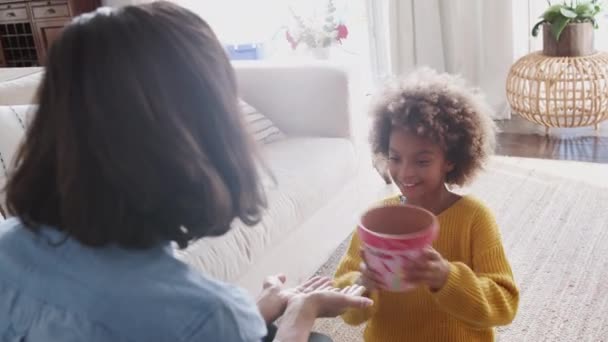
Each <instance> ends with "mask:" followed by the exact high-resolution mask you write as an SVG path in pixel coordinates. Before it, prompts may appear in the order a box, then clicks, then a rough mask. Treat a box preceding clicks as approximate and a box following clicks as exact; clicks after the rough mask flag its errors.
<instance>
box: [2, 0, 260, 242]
mask: <svg viewBox="0 0 608 342" xmlns="http://www.w3.org/2000/svg"><path fill="white" fill-rule="evenodd" d="M38 100H39V107H38V110H37V112H36V115H35V116H34V119H33V121H32V122H31V125H30V127H29V129H28V130H27V133H26V136H25V140H24V142H23V143H22V145H21V146H20V148H19V151H18V153H17V158H16V161H15V171H14V173H13V174H12V175H11V177H10V180H9V181H8V184H7V187H6V192H7V203H8V210H9V212H10V213H11V214H13V215H15V216H18V217H19V218H20V219H21V220H22V221H23V222H24V223H25V224H26V226H27V227H28V229H31V230H34V231H36V230H38V229H39V227H40V225H50V226H53V227H55V228H56V229H58V230H61V231H63V232H65V233H66V234H67V235H68V236H71V237H73V238H75V239H77V240H78V241H80V242H81V243H83V244H85V245H89V246H104V245H108V244H118V245H120V246H123V247H127V248H146V247H149V246H152V245H155V244H157V243H160V242H163V241H175V242H177V244H178V245H179V246H180V247H182V248H184V247H186V246H187V245H188V242H189V241H192V240H196V239H198V238H201V237H204V236H217V235H221V234H224V233H225V232H227V231H228V230H229V229H230V225H231V223H232V221H233V220H234V219H235V218H239V219H240V220H242V221H243V222H244V223H246V224H248V225H253V224H255V223H257V222H259V220H260V216H261V213H262V211H263V209H264V207H265V205H266V203H265V197H264V193H263V190H262V188H261V182H260V180H259V174H258V166H260V165H261V164H258V163H257V162H260V160H259V158H258V153H257V151H256V150H255V149H254V148H253V146H254V143H253V140H252V138H251V137H250V136H249V135H248V134H247V133H246V130H245V128H244V124H243V120H242V117H241V115H240V110H239V107H238V102H237V86H236V81H235V75H234V70H233V69H232V66H231V64H230V62H229V60H228V58H227V56H226V54H225V52H224V49H223V48H222V45H221V44H220V43H219V41H218V40H217V38H216V36H215V35H214V33H213V31H212V30H211V28H210V27H209V26H208V25H207V23H206V22H205V21H203V20H202V19H201V18H200V17H198V16H197V15H196V14H194V13H192V12H190V11H188V10H186V9H184V8H181V7H179V6H177V5H174V4H171V3H168V2H154V3H151V4H146V5H141V6H127V7H123V8H120V9H108V8H101V9H99V10H97V11H96V12H94V13H91V14H85V15H82V16H80V17H78V18H76V19H74V21H73V22H72V23H71V24H70V25H69V26H68V27H67V28H66V29H65V31H64V32H63V33H62V35H61V37H60V38H59V39H58V40H57V41H56V42H55V43H54V44H53V46H52V47H51V49H50V51H49V55H48V59H47V66H46V73H45V75H44V80H43V82H42V84H41V86H40V88H39V90H38Z"/></svg>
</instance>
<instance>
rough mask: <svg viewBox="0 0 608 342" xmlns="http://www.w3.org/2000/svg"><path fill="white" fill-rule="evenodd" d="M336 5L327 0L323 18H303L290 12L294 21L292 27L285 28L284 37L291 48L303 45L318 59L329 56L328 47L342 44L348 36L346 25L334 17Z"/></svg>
mask: <svg viewBox="0 0 608 342" xmlns="http://www.w3.org/2000/svg"><path fill="white" fill-rule="evenodd" d="M335 12H336V7H335V6H334V2H333V1H332V0H329V1H328V3H327V9H326V12H325V17H324V18H323V20H318V18H314V17H313V18H307V19H304V18H302V17H301V16H299V15H297V14H296V13H295V12H294V11H293V10H291V14H292V16H293V19H294V21H295V26H294V27H293V28H289V29H287V31H286V32H285V38H286V39H287V41H288V42H289V44H290V46H291V48H292V49H293V50H295V49H297V48H298V46H300V45H301V44H302V45H305V46H306V47H307V48H308V49H309V50H310V52H311V53H312V55H313V56H315V57H316V58H318V59H327V58H328V57H329V48H330V47H331V46H332V45H335V44H342V41H343V40H344V39H346V38H347V37H348V27H346V25H345V24H344V23H342V22H340V21H338V20H336V18H335Z"/></svg>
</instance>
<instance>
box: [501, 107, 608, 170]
mask: <svg viewBox="0 0 608 342" xmlns="http://www.w3.org/2000/svg"><path fill="white" fill-rule="evenodd" d="M499 127H500V129H501V133H499V134H498V146H497V151H496V152H497V154H499V155H504V156H515V157H527V158H543V159H559V160H575V161H585V162H594V163H608V121H607V122H605V123H604V124H603V125H601V126H600V129H599V131H595V130H594V129H593V128H592V127H584V128H573V129H552V130H550V131H549V134H548V135H547V134H546V132H545V129H544V127H542V126H538V125H536V124H533V123H530V122H528V121H526V120H524V119H522V118H521V117H518V116H514V117H513V118H512V119H511V120H508V121H504V122H501V123H500V124H499Z"/></svg>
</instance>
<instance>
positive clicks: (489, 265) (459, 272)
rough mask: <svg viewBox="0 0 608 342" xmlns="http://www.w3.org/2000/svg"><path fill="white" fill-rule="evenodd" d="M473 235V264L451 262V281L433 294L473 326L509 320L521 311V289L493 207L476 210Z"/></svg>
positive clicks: (493, 325) (439, 302)
mask: <svg viewBox="0 0 608 342" xmlns="http://www.w3.org/2000/svg"><path fill="white" fill-rule="evenodd" d="M471 238H472V241H471V249H472V254H473V260H472V265H471V267H469V266H468V265H466V264H464V263H461V262H452V263H450V274H449V276H448V280H447V283H446V284H445V285H444V286H443V288H442V289H441V290H439V291H437V292H435V293H433V296H434V298H435V300H436V302H437V303H438V304H439V306H440V307H441V308H442V309H443V310H444V311H446V312H448V313H449V314H451V315H453V316H454V317H456V318H458V319H460V320H461V321H463V322H466V323H467V324H469V325H471V326H474V327H477V328H490V327H495V326H500V325H506V324H509V323H511V322H512V321H513V319H514V317H515V313H516V312H517V307H518V304H519V290H518V289H517V285H516V284H515V281H514V279H513V273H512V271H511V266H510V265H509V262H508V260H507V257H506V255H505V251H504V248H503V245H502V242H501V238H500V233H499V231H498V225H497V223H496V220H495V219H494V217H493V215H492V213H491V212H490V211H489V209H486V208H485V207H484V208H481V209H479V210H477V212H476V213H475V216H474V219H473V226H472V230H471ZM464 303H466V305H465V304H464Z"/></svg>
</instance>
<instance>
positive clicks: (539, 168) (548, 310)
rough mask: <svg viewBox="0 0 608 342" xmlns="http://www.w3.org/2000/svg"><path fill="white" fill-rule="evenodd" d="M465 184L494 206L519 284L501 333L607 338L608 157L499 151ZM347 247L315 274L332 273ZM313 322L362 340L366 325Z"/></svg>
mask: <svg viewBox="0 0 608 342" xmlns="http://www.w3.org/2000/svg"><path fill="white" fill-rule="evenodd" d="M464 192H471V193H473V194H475V195H476V196H478V197H479V198H481V199H483V200H484V201H485V202H486V203H487V204H488V205H489V206H490V207H491V208H492V209H493V210H494V212H495V214H496V216H497V219H498V222H499V224H500V226H501V230H502V234H503V240H504V244H505V248H506V250H507V253H508V255H509V259H510V261H511V264H512V266H513V270H514V273H515V277H516V281H517V282H518V284H519V286H520V289H521V302H520V307H519V312H518V315H517V317H516V319H515V321H514V322H513V324H512V325H510V326H508V327H502V328H499V329H498V331H499V333H498V336H499V340H500V341H535V342H536V341H560V342H562V341H608V165H600V164H587V163H576V162H560V161H541V160H534V159H522V158H504V157H503V158H500V157H497V158H495V159H494V160H493V162H492V163H491V165H490V166H489V167H488V170H487V172H485V173H484V174H483V175H481V176H480V177H479V179H478V180H477V181H476V182H475V184H473V185H472V186H471V187H470V188H469V189H465V190H464ZM344 248H345V244H342V246H340V247H339V248H338V249H337V250H336V252H335V253H334V255H332V257H331V258H330V260H328V262H327V263H326V264H325V265H324V266H323V267H322V268H321V269H320V270H319V273H320V274H327V275H330V274H332V273H333V270H334V269H335V266H336V264H337V263H338V261H339V258H340V256H341V255H342V254H343V252H344ZM403 319H407V317H404V318H403ZM315 329H316V330H317V331H321V332H324V333H326V334H328V335H330V336H332V337H333V338H334V340H335V341H337V342H340V341H344V342H346V341H348V342H353V341H362V338H361V336H362V329H363V327H357V328H352V327H349V326H346V325H345V324H344V323H343V322H342V321H341V320H340V319H332V320H320V321H318V322H317V326H316V328H315Z"/></svg>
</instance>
